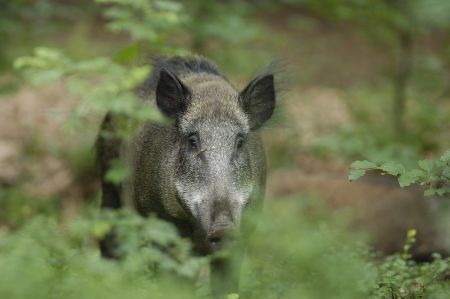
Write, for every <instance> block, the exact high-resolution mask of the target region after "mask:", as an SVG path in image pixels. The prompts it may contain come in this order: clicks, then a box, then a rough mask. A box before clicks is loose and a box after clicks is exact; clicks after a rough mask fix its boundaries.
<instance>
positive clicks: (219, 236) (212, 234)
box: [205, 217, 236, 251]
mask: <svg viewBox="0 0 450 299" xmlns="http://www.w3.org/2000/svg"><path fill="white" fill-rule="evenodd" d="M220 218H222V217H220ZM235 240H236V235H235V228H234V225H233V223H232V221H230V220H228V219H218V221H215V222H214V223H213V225H212V226H211V228H210V229H209V231H208V233H207V235H206V240H205V241H206V245H207V247H208V249H209V250H210V251H217V250H220V249H222V248H224V247H227V248H228V247H231V246H233V245H234V243H235Z"/></svg>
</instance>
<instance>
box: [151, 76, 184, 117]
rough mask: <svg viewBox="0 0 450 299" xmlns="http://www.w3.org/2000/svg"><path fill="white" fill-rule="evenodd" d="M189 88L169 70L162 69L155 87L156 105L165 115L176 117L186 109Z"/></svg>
mask: <svg viewBox="0 0 450 299" xmlns="http://www.w3.org/2000/svg"><path fill="white" fill-rule="evenodd" d="M188 98H189V90H188V88H187V87H186V86H184V84H183V82H181V81H180V79H178V78H177V76H175V75H174V74H172V73H171V72H169V71H167V70H165V69H162V70H161V72H160V74H159V81H158V85H157V87H156V105H157V106H158V108H159V110H161V112H162V113H164V114H165V115H166V116H168V117H170V118H172V119H177V117H178V116H180V115H181V114H183V113H184V112H185V111H186V108H187V104H188Z"/></svg>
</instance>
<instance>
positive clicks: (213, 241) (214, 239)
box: [206, 235, 222, 250]
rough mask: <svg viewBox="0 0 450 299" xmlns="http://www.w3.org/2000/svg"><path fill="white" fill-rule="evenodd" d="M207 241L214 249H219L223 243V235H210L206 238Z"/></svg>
mask: <svg viewBox="0 0 450 299" xmlns="http://www.w3.org/2000/svg"><path fill="white" fill-rule="evenodd" d="M206 242H207V243H208V245H209V247H210V248H211V249H212V250H217V249H219V248H220V247H221V245H222V237H221V236H218V235H215V236H209V237H208V238H207V239H206Z"/></svg>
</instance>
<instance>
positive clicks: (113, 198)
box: [96, 113, 122, 258]
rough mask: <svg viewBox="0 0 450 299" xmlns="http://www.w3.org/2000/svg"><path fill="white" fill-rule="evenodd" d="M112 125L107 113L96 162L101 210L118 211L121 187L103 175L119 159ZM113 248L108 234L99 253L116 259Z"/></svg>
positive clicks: (110, 236)
mask: <svg viewBox="0 0 450 299" xmlns="http://www.w3.org/2000/svg"><path fill="white" fill-rule="evenodd" d="M114 123H115V119H114V117H113V116H112V115H111V114H110V113H108V114H107V115H106V116H105V119H104V120H103V123H102V125H101V128H100V134H99V136H98V138H97V143H96V149H97V162H98V165H99V170H100V175H101V185H102V202H101V208H102V209H105V208H109V209H118V208H120V207H121V206H122V204H121V200H120V194H121V186H120V185H116V184H113V183H111V182H107V181H106V180H105V175H106V173H107V172H108V170H109V168H110V167H111V162H112V161H113V160H116V159H119V157H120V156H119V155H120V144H121V141H120V139H119V138H118V137H115V134H114V131H115V130H114V127H115V125H114ZM115 247H116V246H115V236H114V232H111V233H108V234H107V235H106V236H105V237H104V238H103V239H102V240H101V241H100V251H101V254H102V256H103V257H106V258H117V255H116V254H114V251H115V250H114V249H115Z"/></svg>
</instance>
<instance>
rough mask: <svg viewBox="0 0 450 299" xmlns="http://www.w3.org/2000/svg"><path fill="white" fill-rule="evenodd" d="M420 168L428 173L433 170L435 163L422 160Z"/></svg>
mask: <svg viewBox="0 0 450 299" xmlns="http://www.w3.org/2000/svg"><path fill="white" fill-rule="evenodd" d="M418 164H419V166H420V168H422V169H423V170H426V171H427V172H430V171H431V169H433V164H434V162H433V161H432V160H421V161H419V162H418Z"/></svg>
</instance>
